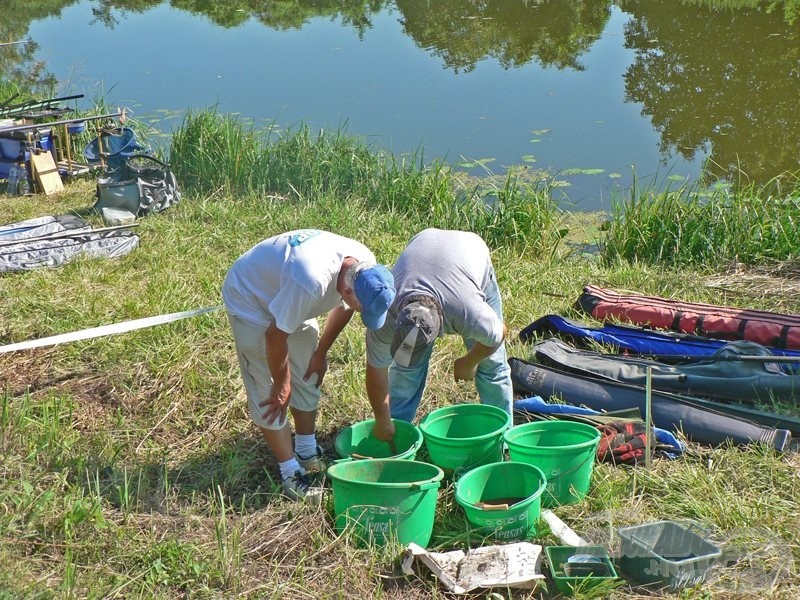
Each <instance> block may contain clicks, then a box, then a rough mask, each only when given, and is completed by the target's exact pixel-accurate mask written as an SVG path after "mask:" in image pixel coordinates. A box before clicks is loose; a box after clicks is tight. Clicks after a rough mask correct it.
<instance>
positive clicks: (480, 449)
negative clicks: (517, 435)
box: [419, 404, 511, 471]
mask: <svg viewBox="0 0 800 600" xmlns="http://www.w3.org/2000/svg"><path fill="white" fill-rule="evenodd" d="M510 426H511V415H510V414H508V413H507V412H506V411H504V410H503V409H502V408H497V407H496V406H491V405H489V404H454V405H452V406H445V407H444V408H439V409H437V410H434V411H433V412H431V413H429V414H428V415H427V416H426V417H425V418H424V419H422V421H421V422H420V424H419V428H420V429H421V430H422V436H423V437H424V438H425V446H426V447H427V449H428V456H429V457H430V461H431V462H432V463H433V464H435V465H438V466H439V467H441V468H442V469H445V470H447V471H466V470H469V469H472V468H473V467H477V466H480V465H486V464H489V463H494V462H500V461H502V460H503V432H504V431H505V430H506V429H508V428H509V427H510Z"/></svg>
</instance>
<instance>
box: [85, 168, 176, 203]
mask: <svg viewBox="0 0 800 600" xmlns="http://www.w3.org/2000/svg"><path fill="white" fill-rule="evenodd" d="M180 200H181V193H180V190H179V189H178V182H177V181H176V180H175V175H174V174H173V173H172V171H171V170H170V167H169V164H167V163H165V162H163V161H161V160H159V159H157V158H155V157H154V156H151V155H149V154H134V155H132V156H130V157H128V158H127V159H126V160H125V161H124V162H123V163H122V164H121V165H120V166H119V167H118V168H116V169H114V170H112V171H109V172H108V173H107V175H106V176H105V177H100V178H99V179H98V180H97V201H96V203H95V205H94V208H95V210H97V211H98V212H101V211H102V209H103V208H114V209H123V210H126V211H128V212H130V213H132V214H134V215H136V216H145V215H148V214H151V213H160V212H163V211H165V210H166V209H167V208H169V207H170V206H172V205H173V204H178V202H180Z"/></svg>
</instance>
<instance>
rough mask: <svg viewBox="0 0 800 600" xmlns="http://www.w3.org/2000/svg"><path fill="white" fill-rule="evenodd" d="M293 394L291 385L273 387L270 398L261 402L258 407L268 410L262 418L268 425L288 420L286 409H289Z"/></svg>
mask: <svg viewBox="0 0 800 600" xmlns="http://www.w3.org/2000/svg"><path fill="white" fill-rule="evenodd" d="M291 393H292V388H291V385H288V384H287V385H285V386H281V387H279V386H273V388H272V393H271V394H270V395H269V398H267V399H266V400H264V401H262V402H259V404H258V405H259V406H260V407H262V408H265V409H266V410H264V413H263V414H262V415H261V416H262V418H263V419H264V420H265V421H266V422H267V423H273V422H276V421H277V422H280V421H284V420H286V409H287V408H289V398H290V396H291Z"/></svg>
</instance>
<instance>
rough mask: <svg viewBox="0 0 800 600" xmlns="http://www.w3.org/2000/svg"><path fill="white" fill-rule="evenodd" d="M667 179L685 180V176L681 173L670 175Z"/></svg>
mask: <svg viewBox="0 0 800 600" xmlns="http://www.w3.org/2000/svg"><path fill="white" fill-rule="evenodd" d="M667 179H668V180H669V181H686V177H684V176H683V175H670V176H669V177H667Z"/></svg>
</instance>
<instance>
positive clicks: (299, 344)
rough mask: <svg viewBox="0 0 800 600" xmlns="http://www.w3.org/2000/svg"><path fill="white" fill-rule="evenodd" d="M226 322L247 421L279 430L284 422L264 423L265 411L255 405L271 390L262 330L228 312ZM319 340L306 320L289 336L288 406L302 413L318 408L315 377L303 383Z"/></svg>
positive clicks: (314, 326)
mask: <svg viewBox="0 0 800 600" xmlns="http://www.w3.org/2000/svg"><path fill="white" fill-rule="evenodd" d="M228 321H229V322H230V324H231V329H232V330H233V340H234V342H235V343H236V355H237V357H238V358H239V368H240V369H241V372H242V381H243V382H244V389H245V392H247V405H248V408H249V409H250V418H252V419H253V421H254V422H255V424H256V425H258V426H259V427H263V428H264V429H273V430H277V429H283V427H284V426H285V425H286V419H283V420H281V421H277V420H275V421H272V422H268V421H265V420H264V419H263V417H262V416H261V415H262V414H263V413H264V410H265V408H264V407H263V406H259V403H261V402H263V401H264V400H266V399H267V398H269V395H270V392H271V391H272V373H270V370H269V364H267V339H266V328H265V327H264V326H263V325H256V324H255V323H252V322H250V321H245V320H244V319H241V318H239V317H237V316H235V315H231V314H230V313H228ZM318 341H319V324H318V323H317V320H316V319H310V320H308V321H306V322H305V323H303V324H302V325H301V326H300V328H299V329H298V330H297V331H295V332H294V333H292V334H291V335H290V336H289V339H288V343H289V370H290V372H291V384H292V394H291V396H290V398H289V406H290V407H292V408H295V409H297V410H302V411H308V412H310V411H314V410H316V409H317V407H318V406H319V399H320V390H319V388H317V387H316V381H317V377H316V375H312V376H311V377H309V379H308V381H304V380H303V375H305V373H306V370H307V369H308V364H309V362H310V361H311V357H312V356H313V354H314V351H315V350H316V349H317V343H318Z"/></svg>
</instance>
